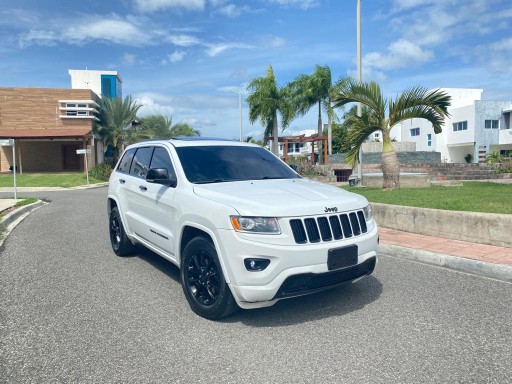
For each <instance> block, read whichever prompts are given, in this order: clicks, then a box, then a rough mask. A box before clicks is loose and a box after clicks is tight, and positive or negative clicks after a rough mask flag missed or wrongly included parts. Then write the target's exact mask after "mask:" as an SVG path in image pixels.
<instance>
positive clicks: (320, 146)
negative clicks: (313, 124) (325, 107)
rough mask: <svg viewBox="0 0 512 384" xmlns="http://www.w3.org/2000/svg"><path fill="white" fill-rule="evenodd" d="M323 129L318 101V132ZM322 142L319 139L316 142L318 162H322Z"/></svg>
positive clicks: (321, 131) (320, 107)
mask: <svg viewBox="0 0 512 384" xmlns="http://www.w3.org/2000/svg"><path fill="white" fill-rule="evenodd" d="M322 133H323V129H322V103H321V102H320V101H319V102H318V134H319V135H322ZM323 148H324V142H323V140H320V141H319V142H318V164H323V163H324V150H323Z"/></svg>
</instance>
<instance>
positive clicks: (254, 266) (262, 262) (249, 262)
mask: <svg viewBox="0 0 512 384" xmlns="http://www.w3.org/2000/svg"><path fill="white" fill-rule="evenodd" d="M244 264H245V268H246V269H247V270H248V271H250V272H259V271H263V270H264V269H265V268H267V267H268V265H269V264H270V260H268V259H245V260H244Z"/></svg>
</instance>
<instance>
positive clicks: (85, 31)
mask: <svg viewBox="0 0 512 384" xmlns="http://www.w3.org/2000/svg"><path fill="white" fill-rule="evenodd" d="M49 25H51V26H52V27H53V29H47V30H42V29H38V30H35V29H34V30H29V31H28V32H26V33H23V34H21V35H20V36H19V37H18V42H19V44H20V46H21V47H27V46H29V45H33V44H36V45H55V44H57V43H68V44H86V43H89V42H91V41H93V40H96V41H98V40H99V41H108V42H112V43H115V44H121V45H130V46H140V45H143V44H146V43H150V42H151V37H152V36H153V33H152V32H148V31H143V30H142V29H140V28H139V27H138V26H137V25H136V24H134V23H131V22H128V21H125V20H122V19H120V18H119V17H117V16H115V15H114V16H113V17H111V18H98V17H94V16H88V17H85V18H82V19H80V20H75V21H74V22H73V23H72V25H70V23H69V22H58V21H55V22H52V23H49Z"/></svg>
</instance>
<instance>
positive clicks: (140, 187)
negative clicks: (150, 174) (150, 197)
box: [139, 185, 148, 192]
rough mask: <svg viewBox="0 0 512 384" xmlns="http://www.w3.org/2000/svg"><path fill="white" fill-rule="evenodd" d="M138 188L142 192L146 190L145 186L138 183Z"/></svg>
mask: <svg viewBox="0 0 512 384" xmlns="http://www.w3.org/2000/svg"><path fill="white" fill-rule="evenodd" d="M139 189H140V190H141V191H143V192H145V191H147V190H148V189H147V187H145V186H143V185H139Z"/></svg>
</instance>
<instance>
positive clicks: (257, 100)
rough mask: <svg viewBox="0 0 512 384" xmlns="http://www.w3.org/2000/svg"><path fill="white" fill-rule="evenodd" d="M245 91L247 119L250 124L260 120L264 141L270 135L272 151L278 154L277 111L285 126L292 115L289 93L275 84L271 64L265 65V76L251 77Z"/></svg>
mask: <svg viewBox="0 0 512 384" xmlns="http://www.w3.org/2000/svg"><path fill="white" fill-rule="evenodd" d="M247 91H248V92H249V93H250V95H249V96H248V97H247V99H246V100H247V103H249V121H250V122H251V124H252V123H254V122H255V121H256V120H258V119H259V120H260V121H261V125H263V126H264V127H265V133H264V141H265V142H267V139H266V138H267V137H269V136H272V153H273V154H274V155H276V156H278V155H279V144H278V140H279V131H278V122H277V113H278V112H279V113H280V115H281V125H282V127H283V129H284V128H286V127H287V126H288V124H289V123H290V120H291V119H292V117H293V110H292V108H291V104H290V101H289V94H288V93H287V92H286V90H285V89H284V88H280V87H279V86H278V85H277V83H276V78H275V76H274V71H273V69H272V66H271V65H269V66H268V67H267V76H262V77H256V78H254V79H252V80H251V82H250V83H249V85H248V86H247Z"/></svg>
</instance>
